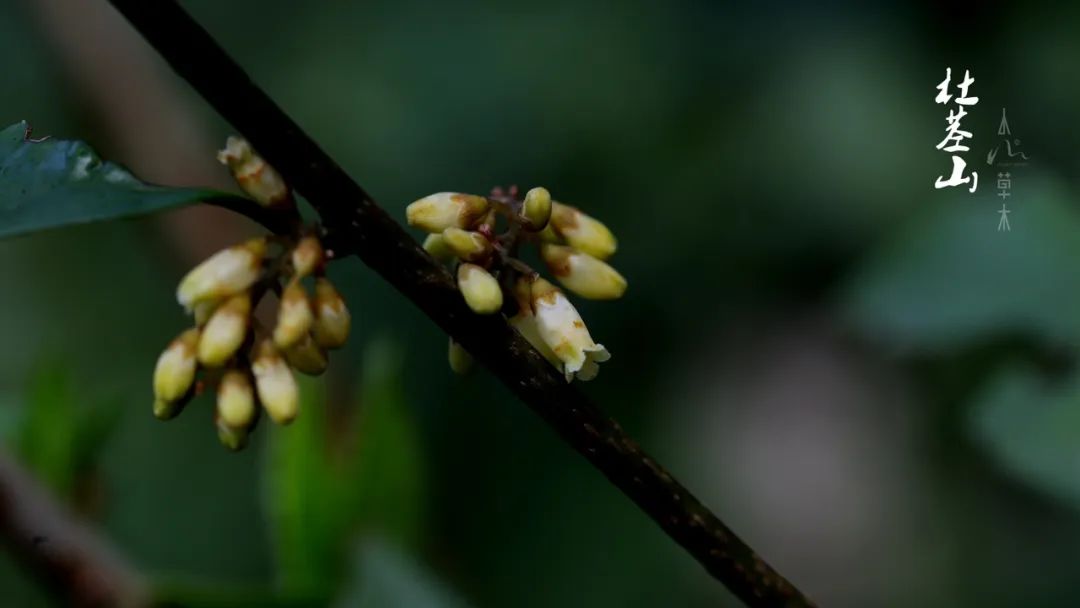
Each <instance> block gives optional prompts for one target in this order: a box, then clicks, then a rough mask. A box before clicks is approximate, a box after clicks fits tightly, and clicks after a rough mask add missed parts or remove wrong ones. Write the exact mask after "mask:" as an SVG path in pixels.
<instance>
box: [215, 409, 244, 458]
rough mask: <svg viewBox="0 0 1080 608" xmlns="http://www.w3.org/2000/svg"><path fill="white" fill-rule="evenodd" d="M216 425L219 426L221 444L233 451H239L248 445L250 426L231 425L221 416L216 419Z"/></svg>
mask: <svg viewBox="0 0 1080 608" xmlns="http://www.w3.org/2000/svg"><path fill="white" fill-rule="evenodd" d="M214 425H215V426H217V432H218V441H220V442H221V445H223V446H225V447H226V448H228V449H229V450H232V451H233V452H238V451H240V450H242V449H244V448H245V447H247V442H248V435H249V434H250V432H251V429H250V428H249V427H247V426H231V425H229V424H227V423H226V422H225V421H224V420H223V419H222V418H221V416H218V417H217V418H216V419H214Z"/></svg>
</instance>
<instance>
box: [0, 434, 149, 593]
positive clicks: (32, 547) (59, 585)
mask: <svg viewBox="0 0 1080 608" xmlns="http://www.w3.org/2000/svg"><path fill="white" fill-rule="evenodd" d="M0 537H2V538H3V542H4V543H5V544H7V545H8V546H9V547H10V549H11V552H12V554H14V555H15V556H16V557H17V558H18V559H19V560H21V561H22V562H23V564H24V565H26V566H27V567H28V568H29V569H30V570H31V571H33V572H34V573H35V574H36V575H37V576H38V577H40V578H41V579H43V582H44V583H46V585H47V586H48V587H49V589H50V590H51V591H53V592H55V593H57V594H58V595H60V596H62V597H64V598H65V600H66V604H67V605H71V606H95V607H98V606H101V607H105V606H109V607H120V608H136V607H141V606H147V605H149V604H150V595H149V593H148V589H147V587H146V585H145V584H144V582H143V580H142V578H141V577H140V576H139V575H138V574H137V573H136V572H135V571H134V570H132V569H131V568H130V567H129V566H128V565H127V564H125V563H124V562H123V560H121V559H120V557H119V556H118V555H117V554H116V553H115V552H114V551H113V549H112V548H111V547H109V546H107V545H106V544H105V543H104V541H102V540H101V539H100V538H98V537H97V536H95V535H94V533H93V532H92V531H91V530H90V529H89V528H87V527H86V526H84V525H83V524H81V523H79V521H78V520H77V519H76V518H75V516H74V515H72V514H71V513H69V512H68V511H67V510H66V509H65V508H64V507H62V506H60V505H59V504H58V503H57V502H55V501H54V500H53V499H52V497H51V496H49V494H48V492H47V491H46V490H45V488H43V487H41V485H40V484H39V483H38V482H37V481H36V480H35V479H33V478H32V477H31V476H30V474H29V473H27V472H26V471H23V470H22V469H21V468H20V467H19V465H17V464H16V463H15V462H14V461H13V460H12V459H11V458H10V457H8V455H7V454H5V453H3V452H0ZM0 595H2V594H0Z"/></svg>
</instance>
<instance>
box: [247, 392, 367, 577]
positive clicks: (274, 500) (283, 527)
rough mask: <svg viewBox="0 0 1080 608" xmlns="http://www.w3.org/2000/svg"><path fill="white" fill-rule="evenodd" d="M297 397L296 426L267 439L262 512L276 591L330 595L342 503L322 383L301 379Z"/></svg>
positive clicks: (340, 553)
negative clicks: (270, 545)
mask: <svg viewBox="0 0 1080 608" xmlns="http://www.w3.org/2000/svg"><path fill="white" fill-rule="evenodd" d="M300 394H301V403H300V415H299V416H298V417H297V419H296V421H295V422H293V424H291V425H290V426H289V427H286V428H280V429H279V428H275V429H273V432H272V434H271V439H270V446H269V449H268V450H267V459H266V465H265V466H264V470H263V476H264V484H265V505H266V507H265V508H266V510H267V513H268V515H269V519H270V524H271V537H272V543H273V546H274V553H275V556H276V560H277V572H278V585H279V587H280V589H281V590H283V591H285V592H287V593H300V594H318V593H329V592H330V591H331V590H332V589H333V588H334V587H335V586H336V584H337V581H338V580H339V577H340V575H341V565H340V564H341V562H342V561H343V558H344V556H345V549H346V547H345V545H344V543H345V540H346V539H345V538H343V534H344V532H345V530H344V528H345V524H346V522H345V521H343V520H342V518H343V513H344V509H343V506H344V502H345V501H344V500H343V498H342V490H341V488H340V487H339V486H337V485H336V483H335V482H336V480H335V479H334V472H333V471H332V469H331V467H330V462H329V458H328V451H327V441H328V437H327V415H326V403H325V401H326V399H325V396H324V395H325V392H324V390H323V387H322V382H321V381H317V380H311V379H307V378H304V379H303V380H302V381H301V383H300Z"/></svg>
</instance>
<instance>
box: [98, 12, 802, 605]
mask: <svg viewBox="0 0 1080 608" xmlns="http://www.w3.org/2000/svg"><path fill="white" fill-rule="evenodd" d="M111 2H112V4H113V6H115V7H116V8H117V9H118V10H119V11H120V12H121V13H122V14H123V15H124V16H125V17H127V19H128V20H129V21H130V22H131V23H132V24H133V25H134V26H135V29H137V30H138V31H139V32H140V33H141V34H142V35H143V36H144V37H145V38H146V39H147V40H148V41H149V42H150V44H151V45H152V46H154V47H155V48H156V49H157V50H158V52H159V53H161V55H162V56H163V57H164V58H165V60H166V61H168V62H169V64H170V65H171V66H172V67H173V69H174V70H176V72H177V73H179V74H180V76H182V77H183V78H184V79H186V80H187V81H188V82H189V83H190V84H191V86H192V87H194V88H195V90H196V91H198V92H199V93H200V94H201V95H202V96H203V97H204V98H206V100H207V101H208V102H210V104H211V105H212V106H214V108H216V109H217V111H218V112H219V113H221V115H222V116H223V117H224V118H225V119H226V120H228V121H229V122H230V123H232V125H233V126H234V127H235V128H236V129H237V130H238V131H239V132H240V133H242V134H243V135H244V136H245V137H247V139H248V140H250V141H251V143H252V145H253V146H254V147H255V148H256V149H257V150H259V153H260V154H262V155H263V156H264V157H265V158H266V159H267V160H268V161H269V162H270V163H271V164H272V165H273V166H274V167H275V168H277V169H278V171H280V172H281V174H282V175H283V176H284V177H285V179H286V180H287V181H288V182H289V183H290V184H291V185H292V186H293V187H294V188H295V189H296V190H297V191H298V192H300V193H301V194H303V195H304V196H305V197H306V198H307V200H308V201H309V202H310V203H311V204H312V206H313V207H314V208H315V209H316V211H317V212H318V213H319V215H320V216H321V218H322V221H323V224H324V225H325V226H326V227H327V228H328V229H329V230H330V231H331V232H332V233H333V234H334V235H335V236H336V237H337V238H338V239H340V241H341V242H343V243H346V244H347V247H348V248H349V251H348V252H347V253H353V254H356V255H357V256H359V257H360V259H361V260H363V261H364V263H365V264H367V265H368V266H369V267H370V268H372V269H373V270H375V272H377V273H378V274H379V275H380V276H382V278H384V279H385V280H387V281H388V282H390V284H392V285H393V286H394V287H395V288H397V289H398V291H400V292H401V293H403V294H404V295H405V296H406V297H407V298H409V299H410V300H412V302H413V303H414V304H415V305H416V306H418V307H419V308H420V309H421V310H422V311H423V312H424V313H425V314H427V316H429V317H430V318H431V319H432V320H433V321H435V323H437V324H438V325H439V327H441V328H442V329H443V330H444V331H446V333H448V334H450V335H451V336H452V337H453V339H454V340H456V341H457V342H459V343H460V344H462V345H463V346H464V347H465V348H466V349H467V350H468V351H469V352H470V353H471V354H472V355H473V356H474V357H475V358H477V359H478V360H480V361H481V362H482V363H483V364H484V365H486V366H487V367H488V368H489V369H490V370H491V371H492V373H494V374H495V375H496V376H497V377H498V378H499V379H500V380H502V381H503V383H505V384H506V385H507V386H508V387H509V388H510V390H512V391H513V392H514V393H515V394H516V395H517V396H518V397H519V398H520V399H521V400H522V401H524V402H525V403H526V404H528V406H529V407H530V408H532V409H533V411H535V412H536V413H537V414H539V415H540V417H542V418H543V419H544V420H545V421H546V422H547V423H548V424H550V425H551V426H552V427H553V428H554V429H555V430H556V431H557V432H558V433H559V435H560V436H561V437H562V438H563V439H564V440H565V441H566V442H567V443H569V444H570V445H571V446H573V448H574V449H576V450H577V451H578V452H580V453H581V454H582V455H583V456H584V457H585V458H587V459H588V460H589V462H591V463H592V464H593V465H594V466H595V467H596V468H597V469H599V470H600V471H601V472H602V473H603V474H604V475H605V476H607V478H608V479H609V480H611V482H612V483H614V484H615V485H616V486H618V488H619V489H620V490H622V491H623V492H624V493H625V494H626V495H627V496H629V497H630V498H631V499H632V500H633V501H634V502H635V503H636V504H637V505H638V506H639V507H640V508H641V509H642V510H643V511H644V512H645V513H647V514H648V515H649V517H651V518H652V519H653V520H655V521H656V522H657V523H658V524H659V525H660V527H661V528H663V530H664V531H665V532H666V533H667V534H668V535H669V536H671V538H673V539H674V540H675V541H676V542H678V543H679V544H680V545H682V546H683V547H684V548H685V549H686V550H687V551H688V552H689V553H690V554H691V555H693V556H694V558H695V559H697V560H698V562H700V563H701V564H702V565H703V566H704V567H705V568H706V570H708V571H709V572H710V573H711V574H712V575H713V576H715V577H716V578H717V579H719V580H720V581H722V582H723V583H724V584H725V585H727V587H728V588H729V589H730V590H731V591H732V592H733V593H734V594H735V595H737V596H738V597H739V598H741V599H742V600H743V602H745V603H746V604H747V605H748V606H810V605H811V602H810V600H809V599H807V598H806V597H805V596H803V595H802V594H801V593H800V592H799V591H798V590H797V589H795V587H794V586H792V585H791V584H790V583H789V582H788V581H787V580H785V579H784V578H783V577H782V576H780V575H779V574H778V573H777V572H776V571H775V570H773V569H772V568H771V567H770V566H769V565H768V564H766V563H765V562H764V561H763V560H762V559H761V558H759V557H758V556H757V555H756V554H755V553H754V552H753V551H752V550H751V549H750V547H748V546H747V545H746V544H745V543H744V542H742V541H741V540H740V539H739V538H738V537H736V536H735V534H734V533H732V532H731V530H729V529H728V527H727V526H725V525H724V524H723V522H721V521H720V520H719V519H718V518H717V517H716V516H715V515H713V514H712V513H711V512H710V511H709V510H708V509H706V508H705V507H704V506H703V505H702V504H701V503H700V502H699V501H698V500H697V499H696V498H694V496H693V495H692V494H690V492H688V491H687V490H686V488H684V487H683V486H682V485H680V484H679V483H678V482H677V481H675V479H674V478H672V477H671V475H670V474H668V472H667V471H665V470H664V469H663V468H662V467H661V466H660V465H658V464H657V463H656V462H655V461H654V460H653V459H652V458H650V457H649V456H648V455H646V454H645V453H644V452H642V451H641V448H639V447H638V445H637V443H635V442H634V441H633V440H632V439H630V438H629V437H628V436H627V435H626V433H624V432H623V430H622V429H621V428H620V427H619V425H618V424H617V423H616V422H615V421H613V420H611V419H610V418H608V417H607V416H606V415H604V413H603V412H601V411H600V410H599V409H598V408H597V407H596V406H595V405H593V404H592V403H591V402H590V401H589V400H588V399H586V398H585V396H584V395H583V394H582V393H581V392H579V391H578V390H577V389H575V388H574V387H573V386H570V385H568V384H567V383H566V381H565V380H564V379H563V377H562V375H561V374H560V373H558V372H557V371H556V370H555V369H554V368H553V367H552V366H551V365H549V364H548V363H547V362H546V361H545V360H544V359H543V358H542V357H541V356H540V355H539V354H537V353H536V352H535V351H534V350H533V349H532V347H530V346H529V344H528V343H527V342H526V341H525V340H524V339H523V338H521V337H520V336H519V335H518V334H517V332H516V331H514V330H513V329H512V328H511V327H510V326H509V325H508V324H507V323H506V322H505V321H504V320H503V319H502V318H500V317H498V316H480V315H476V314H473V313H472V312H470V311H469V309H468V308H467V307H466V306H465V303H464V302H463V300H462V298H461V294H460V293H459V292H458V290H457V288H456V287H455V285H454V281H453V279H452V277H451V276H450V274H449V273H448V272H447V271H446V269H444V268H443V267H442V266H440V265H439V264H437V263H435V262H434V260H432V259H431V257H429V256H428V255H427V254H426V253H425V252H424V251H423V250H422V249H421V248H420V247H419V246H418V245H417V243H416V241H415V240H414V239H413V238H412V237H411V236H410V235H409V234H408V233H406V232H405V230H404V229H403V228H402V227H401V226H400V225H399V224H398V223H397V222H395V221H394V220H393V219H392V218H391V217H390V216H389V215H387V213H386V212H385V211H383V210H382V209H381V208H379V206H377V205H376V204H375V202H374V201H373V200H372V199H371V197H370V196H368V194H367V193H366V192H364V190H363V189H362V188H361V187H360V186H359V185H357V183H356V182H354V181H353V180H352V179H351V178H350V177H349V176H348V175H347V174H346V173H345V172H344V171H343V170H342V169H341V167H339V166H338V165H337V163H335V162H334V161H333V160H332V159H331V158H330V157H329V156H327V155H326V153H325V152H323V151H322V150H321V149H320V148H319V146H318V145H317V144H316V143H315V142H314V141H312V139H311V138H310V137H308V136H307V135H306V134H305V133H304V132H303V131H302V130H301V129H300V127H299V126H297V124H296V123H295V122H293V121H292V120H291V119H290V118H289V117H288V116H287V115H286V114H285V113H284V112H283V111H282V110H281V109H280V108H279V107H278V106H277V104H275V103H274V102H273V101H272V100H271V99H270V98H269V97H268V96H267V95H266V93H264V92H263V91H262V90H261V89H260V88H259V87H257V86H256V85H255V84H254V83H253V82H252V81H251V80H250V78H248V76H247V74H245V73H244V71H243V70H242V69H241V68H240V66H238V65H237V64H236V62H234V61H233V60H232V59H231V58H230V57H229V56H228V55H227V54H226V53H225V51H224V50H222V49H221V47H220V46H219V45H218V44H217V42H215V41H214V39H213V38H212V37H211V36H210V35H209V34H208V33H207V32H206V31H205V30H203V28H202V27H200V26H199V24H198V23H196V22H195V21H194V20H193V19H192V18H191V17H190V16H189V15H188V14H187V13H186V12H185V11H184V10H183V8H182V7H180V5H179V4H177V3H176V2H175V1H173V0H111ZM337 253H338V254H339V255H340V254H342V253H346V252H343V251H338V252H337Z"/></svg>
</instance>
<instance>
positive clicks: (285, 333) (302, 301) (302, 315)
mask: <svg viewBox="0 0 1080 608" xmlns="http://www.w3.org/2000/svg"><path fill="white" fill-rule="evenodd" d="M314 322H315V313H313V312H312V310H311V301H310V300H308V295H307V291H305V290H304V286H303V285H301V284H300V281H298V280H295V279H294V280H293V281H291V282H290V283H289V284H288V286H286V287H285V291H284V292H282V294H281V305H280V306H279V307H278V319H277V325H275V326H274V344H275V345H277V347H278V348H281V349H285V348H288V347H290V346H292V345H293V344H296V343H297V342H299V341H300V339H301V338H303V337H304V336H306V335H307V333H308V330H309V329H311V325H312V323H314Z"/></svg>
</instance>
